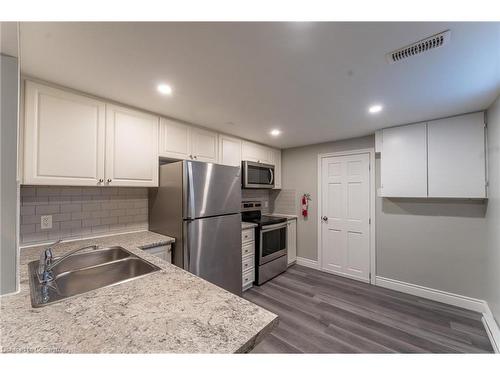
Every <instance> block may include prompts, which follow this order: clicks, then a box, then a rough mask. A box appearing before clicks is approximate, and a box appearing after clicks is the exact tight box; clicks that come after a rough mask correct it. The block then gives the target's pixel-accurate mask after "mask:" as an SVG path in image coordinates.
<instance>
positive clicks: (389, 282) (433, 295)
mask: <svg viewBox="0 0 500 375" xmlns="http://www.w3.org/2000/svg"><path fill="white" fill-rule="evenodd" d="M375 280H376V281H375V283H376V285H378V286H381V287H383V288H387V289H392V290H397V291H398V292H403V293H408V294H412V295H414V296H418V297H422V298H427V299H430V300H433V301H438V302H442V303H447V304H448V305H453V306H457V307H462V308H464V309H468V310H472V311H476V312H479V313H482V314H483V317H482V322H483V324H484V328H485V329H486V333H487V334H488V338H489V339H490V342H491V346H492V347H493V350H494V351H495V353H500V328H499V326H498V323H497V321H496V320H495V318H494V316H493V313H492V312H491V310H490V307H489V306H488V302H486V301H484V300H480V299H476V298H471V297H467V296H462V295H460V294H454V293H449V292H445V291H443V290H437V289H432V288H428V287H425V286H421V285H415V284H410V283H407V282H404V281H399V280H393V279H388V278H386V277H382V276H377V277H376V278H375Z"/></svg>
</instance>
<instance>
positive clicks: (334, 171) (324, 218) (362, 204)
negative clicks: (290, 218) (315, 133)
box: [320, 153, 370, 282]
mask: <svg viewBox="0 0 500 375" xmlns="http://www.w3.org/2000/svg"><path fill="white" fill-rule="evenodd" d="M369 166H370V155H369V154H368V153H362V154H356V155H346V156H332V157H326V158H323V159H322V168H321V181H322V182H321V184H322V186H321V195H322V196H321V219H320V220H321V251H322V253H321V269H322V270H324V271H327V272H331V273H335V274H339V275H342V276H348V277H351V278H355V279H357V280H361V281H365V282H369V280H370V221H369V220H370V173H369Z"/></svg>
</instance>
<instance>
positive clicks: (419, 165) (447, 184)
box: [377, 112, 487, 199]
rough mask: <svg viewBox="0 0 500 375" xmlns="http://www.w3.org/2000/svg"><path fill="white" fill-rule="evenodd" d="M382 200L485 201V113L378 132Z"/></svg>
mask: <svg viewBox="0 0 500 375" xmlns="http://www.w3.org/2000/svg"><path fill="white" fill-rule="evenodd" d="M377 138H378V142H377V148H378V149H379V150H380V151H381V164H380V165H381V190H380V195H381V196H383V197H414V198H427V197H429V198H471V199H474V198H477V199H482V198H486V197H487V190H486V176H487V173H486V166H487V165H486V146H485V123H484V113H483V112H478V113H471V114H467V115H461V116H455V117H449V118H445V119H440V120H434V121H429V122H425V123H420V124H413V125H406V126H398V127H394V128H388V129H383V130H382V133H381V134H380V133H379V134H378V137H377Z"/></svg>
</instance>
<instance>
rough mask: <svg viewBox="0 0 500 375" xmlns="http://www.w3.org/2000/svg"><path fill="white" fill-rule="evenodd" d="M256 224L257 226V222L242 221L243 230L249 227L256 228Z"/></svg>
mask: <svg viewBox="0 0 500 375" xmlns="http://www.w3.org/2000/svg"><path fill="white" fill-rule="evenodd" d="M256 226H257V224H255V223H247V222H244V221H242V222H241V230H243V229H249V228H255V227H256Z"/></svg>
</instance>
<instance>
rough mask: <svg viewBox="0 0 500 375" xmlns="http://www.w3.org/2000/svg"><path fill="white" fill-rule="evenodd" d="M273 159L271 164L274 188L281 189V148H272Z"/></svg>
mask: <svg viewBox="0 0 500 375" xmlns="http://www.w3.org/2000/svg"><path fill="white" fill-rule="evenodd" d="M271 151H272V155H273V161H272V163H271V164H273V165H274V188H275V189H281V150H278V149H273V150H271Z"/></svg>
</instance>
